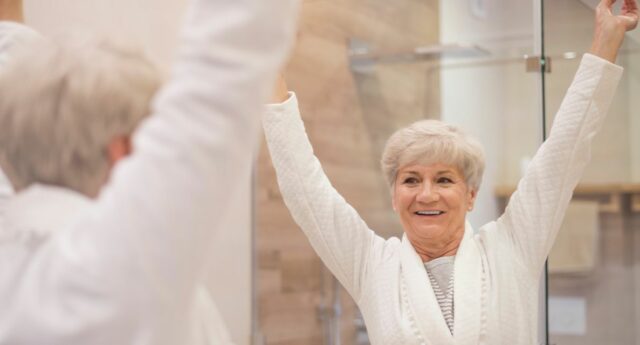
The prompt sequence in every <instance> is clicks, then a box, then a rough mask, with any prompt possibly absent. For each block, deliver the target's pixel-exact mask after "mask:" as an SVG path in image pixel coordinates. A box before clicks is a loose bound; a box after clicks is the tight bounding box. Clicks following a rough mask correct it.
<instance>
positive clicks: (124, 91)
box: [0, 37, 161, 196]
mask: <svg viewBox="0 0 640 345" xmlns="http://www.w3.org/2000/svg"><path fill="white" fill-rule="evenodd" d="M160 84H161V74H160V72H159V70H158V68H157V67H156V66H155V65H154V64H153V63H151V61H150V60H149V59H148V58H147V57H146V56H145V55H144V54H143V53H142V52H141V51H139V50H137V49H134V48H131V47H128V46H124V45H121V44H118V43H115V42H112V41H109V40H106V39H96V38H95V37H92V38H89V37H82V38H80V37H73V38H70V37H67V38H65V39H63V40H59V41H56V42H53V41H45V40H34V41H32V42H30V43H29V44H26V45H23V46H21V47H20V49H19V51H15V52H13V54H12V58H11V59H10V61H8V62H7V64H5V65H4V66H3V67H2V70H0V90H2V93H1V96H0V164H2V167H3V168H4V169H5V172H6V173H7V175H8V176H9V179H10V180H11V182H12V184H13V185H14V187H15V188H16V189H17V190H21V189H24V188H27V187H28V186H30V185H32V184H35V183H39V184H48V185H55V186H60V187H65V188H69V189H72V190H75V191H77V192H80V193H82V194H85V195H88V196H95V195H97V193H98V192H99V190H100V188H101V186H102V185H103V184H104V183H105V181H106V180H107V178H108V175H109V171H110V167H111V163H112V162H110V159H109V156H108V147H109V144H110V142H111V141H112V140H114V139H115V138H119V137H127V136H130V135H131V134H132V133H133V131H134V130H135V128H136V127H137V126H138V124H139V123H140V122H141V120H142V119H143V118H144V117H146V116H147V115H148V114H149V112H150V102H151V100H152V98H153V96H154V94H155V93H156V91H157V89H158V88H159V86H160Z"/></svg>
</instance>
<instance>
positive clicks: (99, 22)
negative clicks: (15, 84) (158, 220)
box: [25, 0, 252, 345]
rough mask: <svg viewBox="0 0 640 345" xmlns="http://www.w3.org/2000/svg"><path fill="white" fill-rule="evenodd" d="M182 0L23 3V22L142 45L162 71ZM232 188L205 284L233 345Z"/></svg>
mask: <svg viewBox="0 0 640 345" xmlns="http://www.w3.org/2000/svg"><path fill="white" fill-rule="evenodd" d="M187 3H188V2H187V1H186V0H136V1H125V0H25V12H26V21H27V22H28V24H29V25H32V26H33V27H35V28H36V29H37V30H39V31H40V32H42V33H43V34H45V35H47V36H54V35H58V34H60V33H63V32H66V31H68V30H75V31H79V32H94V33H98V34H107V35H109V36H113V37H118V38H120V39H123V40H126V41H128V42H135V43H137V44H140V45H141V46H143V47H144V48H145V49H146V50H147V51H148V52H149V54H150V55H151V56H152V57H153V58H154V59H155V60H157V61H158V62H159V63H160V64H161V65H162V66H163V67H166V68H167V69H168V68H169V66H170V62H171V61H172V58H173V54H174V51H175V46H176V42H177V36H178V29H179V27H180V23H181V20H182V16H183V13H184V11H185V9H186V4H187ZM233 183H235V184H236V185H237V186H238V189H237V196H238V198H237V199H236V200H237V201H236V204H234V205H232V207H231V211H230V213H229V217H228V219H227V221H226V224H227V225H226V226H223V227H222V228H221V229H220V230H221V231H220V232H219V234H218V235H217V236H216V238H215V239H214V240H213V241H212V253H211V256H210V258H209V260H210V265H211V266H210V269H209V270H208V272H207V281H206V285H207V287H208V288H209V289H210V291H211V292H212V294H213V297H214V299H215V300H216V302H217V304H218V306H219V308H220V311H221V313H222V314H223V317H224V318H225V320H226V321H227V324H228V326H229V330H230V332H231V334H232V337H233V340H234V342H235V343H236V344H238V345H247V344H249V343H250V334H251V250H252V247H251V224H252V219H251V217H250V214H251V181H245V182H241V181H233Z"/></svg>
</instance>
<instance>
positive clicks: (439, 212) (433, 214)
mask: <svg viewBox="0 0 640 345" xmlns="http://www.w3.org/2000/svg"><path fill="white" fill-rule="evenodd" d="M442 213H443V212H442V211H418V212H416V214H419V215H421V216H437V215H440V214H442Z"/></svg>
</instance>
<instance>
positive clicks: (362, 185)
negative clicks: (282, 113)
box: [256, 0, 439, 345]
mask: <svg viewBox="0 0 640 345" xmlns="http://www.w3.org/2000/svg"><path fill="white" fill-rule="evenodd" d="M438 25H439V24H438V3H437V1H424V0H396V1H386V0H307V1H304V5H303V9H302V18H301V22H300V32H299V34H298V42H297V46H296V48H295V51H294V53H293V56H292V59H291V62H290V63H289V65H288V67H287V69H286V73H285V74H286V79H287V81H288V83H289V86H290V89H291V90H294V91H296V93H297V95H298V98H299V101H300V106H301V111H302V116H303V119H304V121H305V124H306V126H307V132H308V133H309V136H310V138H311V141H312V143H313V145H314V147H315V153H316V154H317V156H318V157H319V158H320V160H321V162H322V163H323V167H324V169H325V172H326V173H327V175H329V177H330V179H331V181H332V183H333V184H334V186H335V187H336V189H337V190H338V191H340V192H341V193H342V195H343V196H344V197H345V198H346V199H347V201H349V202H350V203H351V204H352V205H353V206H354V207H355V208H356V209H357V210H358V211H359V212H360V214H361V215H362V217H363V218H364V219H365V220H366V221H367V223H368V225H369V226H370V227H371V228H372V229H374V230H375V231H376V232H378V234H380V235H382V236H385V237H388V236H392V235H400V234H401V227H400V225H399V223H398V221H397V219H396V217H395V214H394V213H393V211H392V209H391V204H390V200H389V197H390V194H389V190H388V187H387V186H386V184H385V182H384V179H383V177H382V175H381V173H380V172H379V171H380V169H379V164H378V162H379V159H380V151H381V150H382V146H383V144H384V142H385V140H386V138H387V137H388V136H389V135H390V134H391V133H392V132H393V131H394V129H396V128H398V127H399V126H401V125H407V124H409V123H410V122H413V121H415V120H418V119H422V118H425V117H436V116H437V114H438V113H439V95H438V91H437V90H438V89H439V87H438V84H439V76H438V75H439V74H438V73H437V71H436V72H435V73H429V71H430V67H431V62H429V61H426V62H419V63H412V64H396V65H385V66H382V65H377V66H372V67H371V68H368V69H366V68H365V69H364V70H361V71H360V72H357V73H354V72H353V71H351V70H350V68H349V66H350V61H349V57H348V53H349V41H350V40H351V39H358V40H359V41H361V42H366V43H368V44H369V45H370V46H371V47H375V48H377V49H380V50H383V51H392V50H396V49H402V48H412V47H414V46H416V45H430V44H435V43H437V42H438V37H439V35H438ZM265 151H266V150H265V149H264V148H263V151H262V152H261V155H260V159H259V166H258V187H257V190H256V197H257V204H258V205H257V214H258V217H257V231H258V241H257V246H258V258H259V261H258V268H259V273H258V277H259V278H258V284H259V291H260V294H259V305H258V306H259V316H260V318H259V322H260V327H261V330H262V334H263V340H264V341H265V343H266V344H278V345H284V344H292V345H293V344H296V345H298V344H325V341H328V340H329V338H330V336H329V333H330V332H329V331H327V329H326V327H325V326H326V324H327V322H329V320H330V319H331V310H330V309H329V310H328V312H329V313H328V314H324V315H325V316H324V320H326V321H324V322H323V321H322V320H323V317H322V316H321V315H323V314H322V313H320V315H319V314H318V313H317V312H318V310H319V309H320V310H322V308H319V306H322V305H323V304H324V305H325V307H328V305H327V304H328V303H330V302H331V295H330V291H331V284H330V282H328V281H327V280H329V279H330V277H331V276H330V275H328V274H326V272H324V270H325V269H324V268H323V265H322V264H321V262H320V261H319V259H318V257H317V256H316V254H315V253H314V252H313V250H312V249H311V247H310V246H309V244H308V242H307V240H306V238H305V237H304V236H303V235H302V233H301V231H300V230H299V229H298V227H297V226H296V225H295V224H294V222H293V221H292V220H291V217H290V216H289V214H288V212H287V210H286V208H285V206H284V204H283V203H282V199H281V195H280V193H279V190H278V187H277V184H276V181H275V176H274V171H273V168H272V167H271V162H270V160H269V157H268V155H267V154H266V152H265ZM341 299H342V300H343V302H344V304H343V308H344V309H343V310H342V315H341V317H340V320H341V321H340V322H339V325H340V326H341V330H340V331H339V333H341V336H340V338H341V341H342V342H341V343H342V344H356V342H355V338H356V332H357V330H356V328H355V326H354V313H355V311H354V308H353V304H352V303H353V302H352V301H351V300H350V298H349V297H348V296H347V295H346V293H344V292H342V293H341ZM325 309H326V308H325ZM327 318H329V319H327ZM360 334H361V333H360ZM361 335H362V334H361ZM334 339H335V338H334Z"/></svg>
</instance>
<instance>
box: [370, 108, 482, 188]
mask: <svg viewBox="0 0 640 345" xmlns="http://www.w3.org/2000/svg"><path fill="white" fill-rule="evenodd" d="M484 157H485V156H484V149H483V148H482V145H481V144H480V142H478V141H477V140H475V139H474V138H472V137H470V136H469V135H467V134H466V133H465V132H464V131H462V129H460V128H459V127H456V126H454V125H450V124H447V123H444V122H442V121H437V120H421V121H417V122H415V123H413V124H411V125H409V126H407V127H405V128H402V129H400V130H398V131H396V132H395V133H394V134H393V135H391V137H390V138H389V139H388V140H387V143H386V145H385V148H384V151H383V153H382V160H381V165H382V172H383V173H384V176H385V178H386V179H387V183H388V184H389V186H390V187H392V188H393V186H394V185H395V180H396V176H397V173H398V170H399V169H400V168H401V167H403V166H405V165H408V164H414V163H420V164H434V163H444V164H449V165H452V166H454V167H456V168H457V169H458V170H459V171H460V173H462V175H463V176H464V179H465V181H466V183H467V185H468V186H469V187H471V188H472V189H473V190H475V191H478V189H479V188H480V183H481V182H482V174H483V172H484V160H485V158H484Z"/></svg>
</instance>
